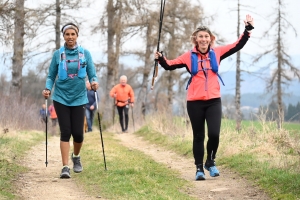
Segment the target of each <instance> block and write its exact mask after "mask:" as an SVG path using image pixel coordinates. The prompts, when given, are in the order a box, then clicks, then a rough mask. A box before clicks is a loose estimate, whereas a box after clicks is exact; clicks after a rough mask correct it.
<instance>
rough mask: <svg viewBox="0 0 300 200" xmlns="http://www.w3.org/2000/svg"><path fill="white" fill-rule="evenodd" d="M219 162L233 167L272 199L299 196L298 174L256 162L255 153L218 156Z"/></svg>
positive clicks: (296, 197) (299, 178) (291, 199)
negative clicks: (225, 156)
mask: <svg viewBox="0 0 300 200" xmlns="http://www.w3.org/2000/svg"><path fill="white" fill-rule="evenodd" d="M218 163H219V164H221V165H223V166H226V167H229V168H230V169H234V170H235V171H237V172H239V174H241V175H242V176H244V177H247V179H249V180H252V181H253V182H255V183H256V184H258V185H259V186H260V187H261V188H263V189H264V190H265V191H267V192H268V193H269V194H270V195H271V196H272V197H273V199H286V200H297V199H299V197H300V190H299V186H300V174H296V173H291V172H289V171H287V170H284V169H276V168H272V167H270V163H268V162H258V161H257V159H256V157H255V155H250V154H238V155H235V156H232V157H227V158H220V159H219V162H218Z"/></svg>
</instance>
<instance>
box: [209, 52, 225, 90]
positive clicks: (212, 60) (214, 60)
mask: <svg viewBox="0 0 300 200" xmlns="http://www.w3.org/2000/svg"><path fill="white" fill-rule="evenodd" d="M208 56H209V60H210V66H211V70H212V71H213V72H215V73H216V74H217V76H218V77H219V79H220V80H221V82H222V84H223V85H224V86H225V84H224V82H223V80H222V78H221V76H220V75H219V73H218V70H219V65H218V61H217V57H216V53H215V51H214V50H213V49H210V50H209V53H208Z"/></svg>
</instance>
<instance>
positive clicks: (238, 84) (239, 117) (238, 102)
mask: <svg viewBox="0 0 300 200" xmlns="http://www.w3.org/2000/svg"><path fill="white" fill-rule="evenodd" d="M237 11H238V20H237V22H238V23H237V24H238V25H237V37H240V1H239V0H238V9H237ZM240 65H241V53H240V51H238V52H237V54H236V77H235V80H236V86H235V115H236V130H237V131H240V130H241V129H242V128H241V121H242V114H241V68H240Z"/></svg>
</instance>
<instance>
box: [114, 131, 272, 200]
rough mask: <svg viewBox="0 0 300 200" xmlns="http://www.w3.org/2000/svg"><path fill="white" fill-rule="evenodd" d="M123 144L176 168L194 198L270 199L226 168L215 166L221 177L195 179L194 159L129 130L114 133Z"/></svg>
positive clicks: (227, 199)
mask: <svg viewBox="0 0 300 200" xmlns="http://www.w3.org/2000/svg"><path fill="white" fill-rule="evenodd" d="M115 137H116V138H118V139H119V140H121V142H122V144H123V145H124V146H126V147H128V148H130V149H137V150H139V151H142V152H144V153H145V154H147V155H150V156H151V157H152V158H153V159H154V160H155V161H156V162H159V163H163V164H165V165H167V166H168V167H169V168H172V169H175V170H177V171H178V172H179V173H180V174H181V178H183V179H186V180H188V181H190V182H191V183H192V184H193V185H194V187H193V188H189V190H188V191H186V192H187V193H188V194H190V195H191V196H194V197H197V199H203V200H207V199H213V200H242V199H245V200H251V199H253V200H254V199H255V200H256V199H259V200H267V199H270V198H269V197H268V196H267V195H266V194H265V193H263V192H262V191H261V190H259V189H257V188H255V187H254V186H253V185H251V183H249V182H248V181H247V180H245V179H243V178H241V177H239V176H238V175H237V174H235V173H233V172H230V171H229V170H228V169H224V168H222V167H218V169H219V171H220V176H219V177H217V178H212V177H210V176H209V172H208V171H206V172H205V176H206V180H205V181H194V178H195V165H194V162H193V159H187V158H184V157H181V156H178V155H176V154H175V153H173V152H171V151H168V150H165V149H163V148H161V147H158V146H157V145H153V144H150V143H149V142H147V141H144V140H143V139H142V138H141V137H138V136H136V135H134V134H132V133H125V134H115Z"/></svg>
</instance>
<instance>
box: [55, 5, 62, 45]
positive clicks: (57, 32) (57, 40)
mask: <svg viewBox="0 0 300 200" xmlns="http://www.w3.org/2000/svg"><path fill="white" fill-rule="evenodd" d="M55 18H56V20H55V49H59V48H60V19H61V8H60V0H56V15H55Z"/></svg>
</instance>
